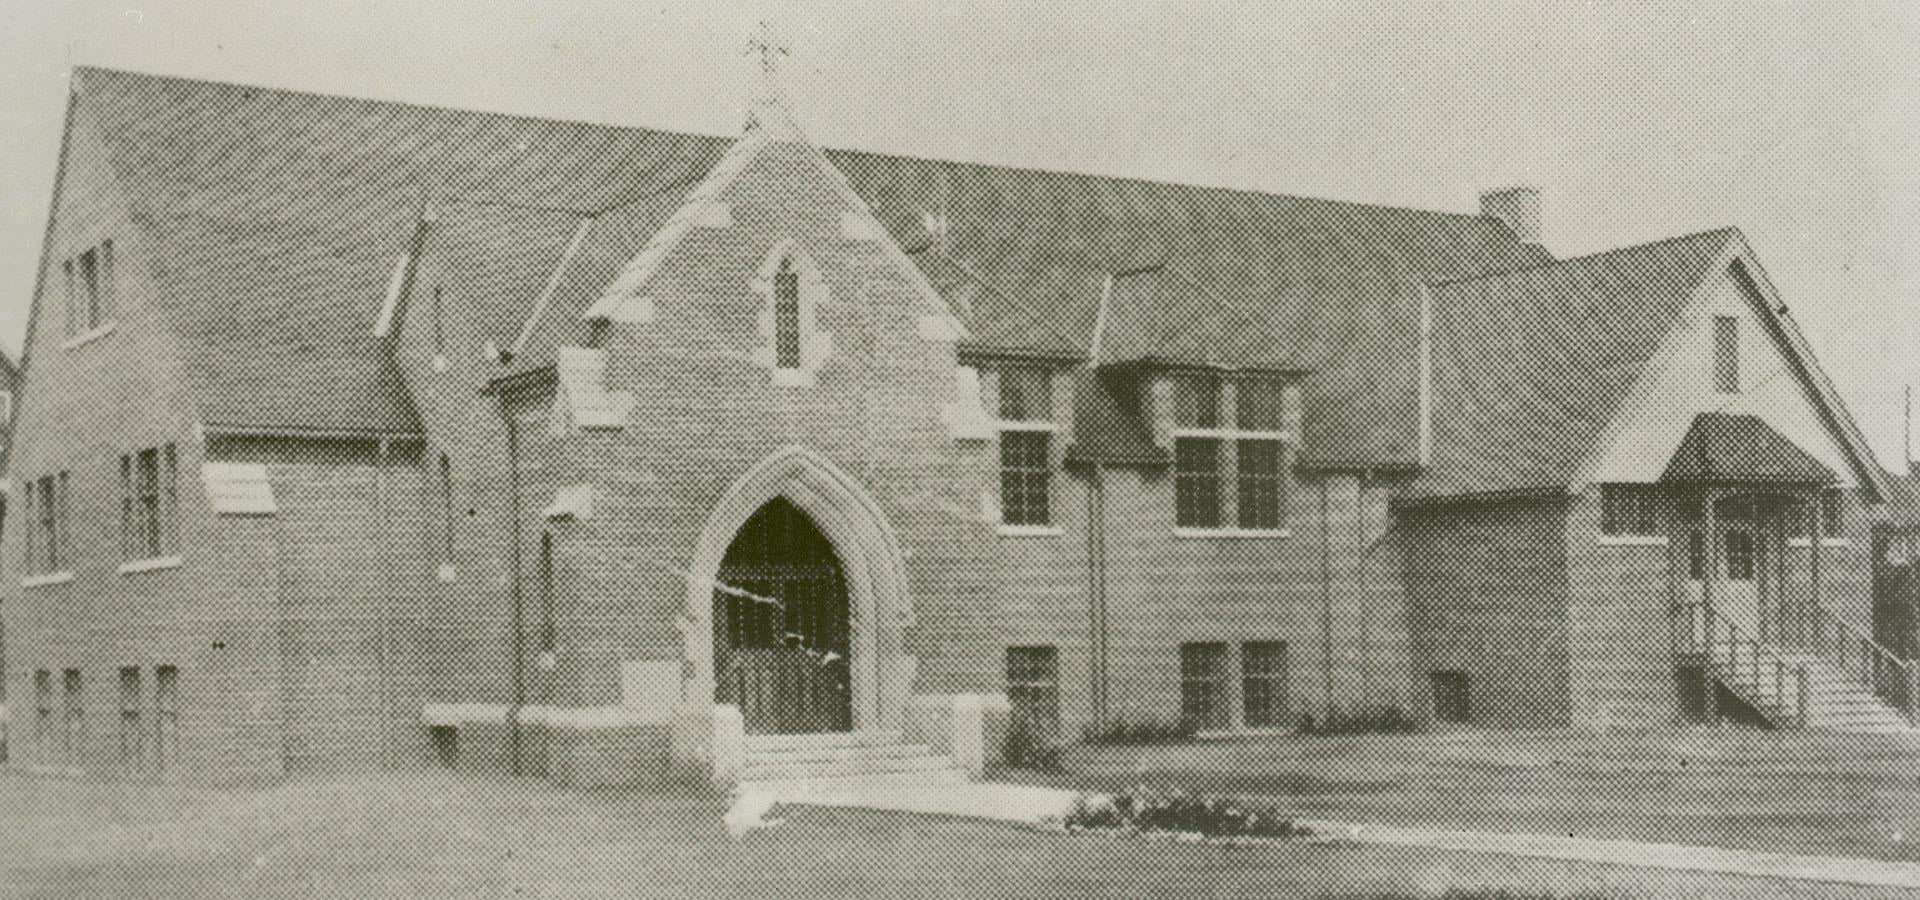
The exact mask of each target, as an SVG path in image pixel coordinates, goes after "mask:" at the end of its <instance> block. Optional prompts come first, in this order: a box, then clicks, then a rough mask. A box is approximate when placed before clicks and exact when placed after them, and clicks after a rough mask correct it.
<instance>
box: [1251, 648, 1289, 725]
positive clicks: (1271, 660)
mask: <svg viewBox="0 0 1920 900" xmlns="http://www.w3.org/2000/svg"><path fill="white" fill-rule="evenodd" d="M1240 684H1241V688H1240V696H1241V701H1242V706H1244V707H1245V715H1246V724H1247V727H1248V728H1273V727H1277V726H1280V725H1283V724H1285V723H1286V716H1287V645H1286V643H1285V642H1284V641H1249V642H1247V643H1244V644H1241V645H1240Z"/></svg>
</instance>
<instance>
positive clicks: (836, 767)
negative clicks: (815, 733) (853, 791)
mask: <svg viewBox="0 0 1920 900" xmlns="http://www.w3.org/2000/svg"><path fill="white" fill-rule="evenodd" d="M953 767H954V766H953V761H952V760H950V759H948V758H946V757H944V756H877V757H870V758H864V759H845V760H831V761H815V762H799V763H787V762H774V761H764V762H755V763H752V764H750V765H748V766H747V767H746V768H745V769H743V770H742V771H741V772H740V780H741V781H796V780H808V781H812V780H818V779H823V778H825V779H833V778H852V777H856V776H861V775H886V774H904V773H911V772H938V771H943V770H947V769H952V768H953Z"/></svg>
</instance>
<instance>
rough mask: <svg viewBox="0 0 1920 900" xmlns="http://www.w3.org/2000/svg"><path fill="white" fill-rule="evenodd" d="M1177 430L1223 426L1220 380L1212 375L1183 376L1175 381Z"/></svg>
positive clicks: (1174, 415)
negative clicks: (1221, 419) (1221, 421)
mask: <svg viewBox="0 0 1920 900" xmlns="http://www.w3.org/2000/svg"><path fill="white" fill-rule="evenodd" d="M1173 425H1174V427H1175V428H1219V427H1220V379H1219V378H1217V377H1215V376H1214V375H1213V374H1212V373H1209V372H1197V373H1193V374H1189V375H1181V376H1179V377H1177V378H1175V379H1174V380H1173Z"/></svg>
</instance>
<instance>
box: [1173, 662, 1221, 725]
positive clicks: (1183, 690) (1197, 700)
mask: <svg viewBox="0 0 1920 900" xmlns="http://www.w3.org/2000/svg"><path fill="white" fill-rule="evenodd" d="M1226 678H1227V645H1226V644H1216V643H1205V644H1181V645H1180V718H1181V719H1182V721H1184V722H1186V723H1187V724H1189V725H1191V726H1193V727H1194V728H1197V729H1199V730H1202V731H1217V730H1220V729H1223V728H1226V727H1227V724H1228V721H1227V716H1228V710H1227V681H1226Z"/></svg>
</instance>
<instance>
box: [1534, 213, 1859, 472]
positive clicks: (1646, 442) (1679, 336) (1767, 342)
mask: <svg viewBox="0 0 1920 900" xmlns="http://www.w3.org/2000/svg"><path fill="white" fill-rule="evenodd" d="M1754 266H1755V264H1754V262H1753V260H1752V257H1751V254H1750V253H1749V252H1748V251H1747V249H1746V247H1745V245H1744V242H1742V241H1738V240H1735V241H1732V242H1730V243H1729V245H1728V247H1727V249H1726V250H1725V251H1724V252H1723V254H1722V256H1721V258H1720V259H1719V260H1717V261H1716V262H1715V264H1714V265H1712V266H1710V267H1709V268H1708V269H1707V275H1706V277H1705V278H1704V279H1703V280H1702V282H1701V283H1700V285H1699V286H1698V287H1696V288H1695V290H1694V293H1693V295H1692V297H1691V298H1690V299H1689V300H1688V302H1687V305H1686V307H1685V308H1684V310H1683V311H1682V313H1681V314H1680V316H1679V318H1678V319H1677V321H1675V322H1674V324H1673V326H1672V327H1671V328H1670V329H1669V330H1668V332H1667V333H1666V335H1665V336H1664V337H1663V338H1662V339H1661V343H1660V346H1659V348H1658V349H1657V350H1656V351H1654V355H1653V357H1652V358H1651V360H1650V362H1649V364H1648V366H1647V367H1646V369H1645V371H1644V372H1643V373H1642V374H1641V376H1640V378H1639V380H1638V381H1637V382H1636V383H1635V384H1634V387H1633V388H1632V390H1631V391H1630V392H1629V393H1628V395H1627V398H1626V400H1625V401H1624V402H1623V403H1622V404H1621V406H1620V408H1619V410H1618V411H1617V412H1616V413H1615V415H1614V417H1613V419H1612V420H1611V421H1610V422H1609V423H1608V426H1607V428H1606V429H1605V430H1604V432H1603V433H1602V435H1601V436H1600V440H1599V441H1598V442H1597V444H1596V446H1595V447H1594V452H1593V455H1592V457H1591V458H1590V459H1589V460H1588V461H1587V463H1586V464H1585V465H1584V466H1583V467H1582V469H1581V474H1580V477H1579V479H1578V481H1577V482H1576V483H1575V484H1574V485H1572V487H1573V488H1575V489H1579V488H1580V487H1582V486H1583V485H1584V484H1589V483H1607V482H1632V483H1650V482H1654V481H1657V480H1659V479H1660V476H1661V473H1662V472H1664V471H1665V470H1666V467H1667V465H1668V462H1669V461H1670V460H1671V459H1672V457H1673V453H1674V450H1675V449H1676V448H1677V447H1679V445H1680V442H1681V441H1682V440H1683V439H1684V438H1685V437H1686V435H1687V432H1688V430H1689V429H1690V428H1691V427H1692V425H1693V422H1694V418H1695V417H1696V416H1698V415H1700V414H1703V413H1724V414H1728V415H1747V416H1752V417H1754V418H1756V419H1758V420H1760V421H1761V422H1764V423H1765V424H1766V425H1767V426H1768V427H1770V428H1771V429H1773V430H1774V431H1775V432H1777V433H1779V434H1780V435H1781V436H1782V437H1784V438H1786V439H1787V440H1788V441H1790V442H1792V443H1793V444H1794V445H1795V446H1797V447H1799V448H1800V449H1801V450H1803V451H1805V452H1806V453H1807V454H1808V455H1809V456H1811V457H1812V458H1813V459H1814V460H1816V461H1818V462H1819V463H1820V464H1822V465H1824V466H1825V467H1826V468H1827V469H1829V470H1831V471H1832V472H1833V473H1834V474H1835V475H1836V476H1837V477H1838V478H1839V479H1840V480H1839V484H1840V485H1841V486H1842V487H1848V488H1852V487H1858V486H1860V484H1861V482H1862V479H1863V475H1862V472H1861V467H1860V466H1859V465H1858V464H1857V462H1856V460H1857V456H1856V455H1855V452H1854V451H1853V450H1852V449H1851V448H1850V447H1849V440H1848V438H1847V436H1846V435H1845V434H1844V432H1843V431H1841V430H1840V429H1838V428H1835V427H1833V424H1832V422H1831V421H1830V420H1829V419H1828V418H1827V416H1826V415H1824V414H1823V411H1822V404H1823V403H1824V402H1825V401H1824V400H1823V399H1822V397H1821V391H1820V389H1819V387H1818V386H1816V385H1815V384H1813V383H1812V382H1811V380H1810V379H1809V378H1808V376H1807V370H1806V367H1804V366H1803V365H1797V364H1796V358H1797V356H1798V354H1799V351H1798V350H1797V349H1796V348H1794V347H1792V346H1790V345H1789V343H1788V342H1787V341H1786V340H1785V339H1784V335H1783V334H1782V330H1781V329H1782V325H1781V323H1780V322H1779V321H1778V319H1777V317H1776V314H1775V313H1774V312H1773V310H1772V309H1771V308H1769V305H1768V301H1767V299H1766V298H1765V297H1763V296H1761V295H1760V293H1759V290H1758V287H1757V283H1756V281H1755V279H1754V278H1753V277H1752V275H1751V274H1750V273H1751V272H1753V271H1754ZM1717 320H1730V321H1731V322H1732V323H1733V326H1732V328H1733V331H1734V335H1733V337H1734V338H1735V340H1736V341H1737V348H1738V351H1737V354H1736V355H1737V370H1738V371H1737V373H1736V374H1737V379H1738V383H1739V390H1738V392H1734V393H1725V392H1721V391H1719V390H1717V389H1716V386H1715V383H1714V365H1715V353H1716V348H1715V340H1716V335H1715V331H1716V328H1724V327H1726V326H1717V325H1716V321H1717Z"/></svg>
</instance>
